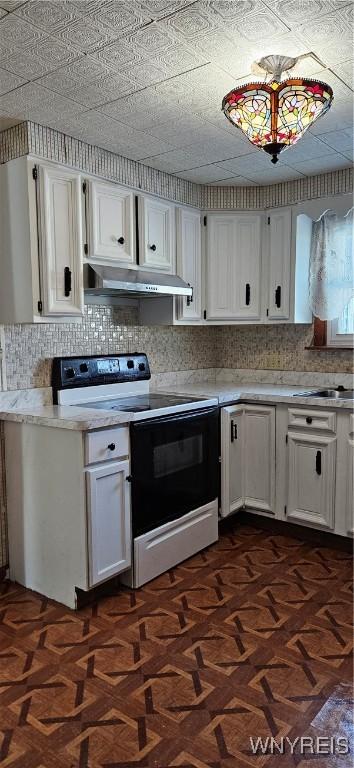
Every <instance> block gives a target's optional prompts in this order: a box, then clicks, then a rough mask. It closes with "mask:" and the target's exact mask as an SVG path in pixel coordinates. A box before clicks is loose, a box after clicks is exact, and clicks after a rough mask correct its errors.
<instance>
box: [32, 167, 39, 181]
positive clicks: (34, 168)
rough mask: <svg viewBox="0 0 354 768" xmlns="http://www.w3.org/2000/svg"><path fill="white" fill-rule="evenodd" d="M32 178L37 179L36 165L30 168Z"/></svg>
mask: <svg viewBox="0 0 354 768" xmlns="http://www.w3.org/2000/svg"><path fill="white" fill-rule="evenodd" d="M32 179H34V181H37V179H38V168H37V166H36V165H34V166H33V168H32Z"/></svg>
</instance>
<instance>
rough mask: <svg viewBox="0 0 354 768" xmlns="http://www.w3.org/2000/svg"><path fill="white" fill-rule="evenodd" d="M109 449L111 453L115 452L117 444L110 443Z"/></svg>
mask: <svg viewBox="0 0 354 768" xmlns="http://www.w3.org/2000/svg"><path fill="white" fill-rule="evenodd" d="M107 448H108V450H109V451H115V449H116V444H115V443H108V445H107Z"/></svg>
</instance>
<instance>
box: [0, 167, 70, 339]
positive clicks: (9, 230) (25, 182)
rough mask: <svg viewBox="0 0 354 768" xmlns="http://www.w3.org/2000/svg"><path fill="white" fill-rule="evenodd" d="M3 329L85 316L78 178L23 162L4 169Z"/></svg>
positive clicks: (0, 198) (0, 183) (0, 204)
mask: <svg viewBox="0 0 354 768" xmlns="http://www.w3.org/2000/svg"><path fill="white" fill-rule="evenodd" d="M0 232H1V237H0V263H1V279H0V323H5V324H7V323H34V322H35V323H36V322H42V323H44V322H49V323H50V322H62V321H65V319H71V320H72V321H73V322H78V321H79V320H80V317H81V315H82V313H83V298H84V296H83V280H82V250H83V238H82V210H81V179H80V174H79V173H76V172H75V171H71V170H68V169H66V168H64V167H63V166H56V165H54V164H50V163H44V162H41V161H40V162H39V161H36V160H34V159H33V158H30V157H19V158H17V159H16V160H11V161H10V162H8V163H4V164H3V165H1V166H0Z"/></svg>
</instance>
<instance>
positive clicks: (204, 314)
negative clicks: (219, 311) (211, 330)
mask: <svg viewBox="0 0 354 768" xmlns="http://www.w3.org/2000/svg"><path fill="white" fill-rule="evenodd" d="M203 317H204V320H206V319H207V318H206V309H205V310H204V312H203Z"/></svg>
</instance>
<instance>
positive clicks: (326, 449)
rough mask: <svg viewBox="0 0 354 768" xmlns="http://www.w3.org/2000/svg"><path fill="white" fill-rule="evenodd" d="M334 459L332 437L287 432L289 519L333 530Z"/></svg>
mask: <svg viewBox="0 0 354 768" xmlns="http://www.w3.org/2000/svg"><path fill="white" fill-rule="evenodd" d="M335 459H336V438H335V437H330V436H322V435H320V436H319V435H316V434H302V433H296V432H289V433H288V504H287V519H288V520H290V521H294V522H298V523H303V522H305V523H311V525H315V526H317V527H321V528H328V529H332V528H333V526H334V500H335Z"/></svg>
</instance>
